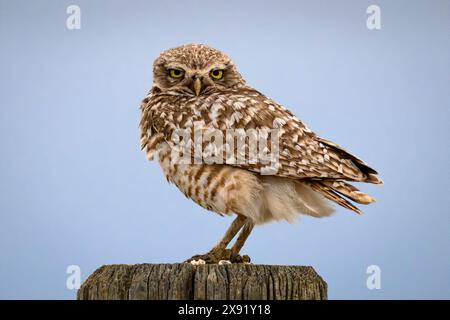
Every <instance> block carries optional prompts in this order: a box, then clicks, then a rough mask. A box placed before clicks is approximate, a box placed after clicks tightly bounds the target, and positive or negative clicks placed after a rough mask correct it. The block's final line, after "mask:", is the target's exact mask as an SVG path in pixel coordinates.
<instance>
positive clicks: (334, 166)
mask: <svg viewBox="0 0 450 320" xmlns="http://www.w3.org/2000/svg"><path fill="white" fill-rule="evenodd" d="M175 69H176V70H177V72H176V74H182V75H183V76H182V77H180V78H179V79H178V78H177V79H175V78H174V77H171V76H170V72H169V71H170V70H175ZM217 70H219V71H220V72H219V71H217ZM213 71H214V72H213ZM153 72H154V82H153V87H152V89H151V91H150V93H149V94H148V95H147V96H146V97H145V99H144V100H143V102H142V104H141V111H142V118H141V123H140V128H141V147H142V148H143V150H145V152H146V154H147V156H148V158H149V159H153V157H154V156H155V155H158V157H159V161H160V164H161V167H162V169H163V171H164V174H165V175H166V178H167V179H168V180H169V181H170V182H173V183H174V184H175V185H176V186H177V187H178V188H179V189H180V190H181V191H182V192H183V193H184V194H185V195H186V196H187V197H189V198H191V199H192V200H194V201H195V202H196V203H198V204H199V205H201V206H202V207H204V208H206V209H208V210H211V211H214V212H216V213H219V214H221V215H223V214H233V213H234V214H237V215H238V217H244V218H245V219H243V218H239V219H237V220H236V221H237V222H236V223H234V227H235V228H234V229H237V231H238V230H239V229H241V228H242V232H241V236H240V237H239V238H238V241H237V243H236V244H235V245H234V246H233V248H232V249H231V258H233V259H238V258H239V256H238V253H239V250H240V248H241V247H242V245H243V242H245V239H246V237H247V236H248V234H247V233H249V232H250V231H251V229H252V227H253V225H255V224H261V223H265V222H269V221H272V220H280V219H285V220H288V221H293V220H294V219H295V218H296V217H297V216H298V215H299V214H307V215H312V216H315V217H323V216H328V215H330V214H331V213H332V211H333V209H332V208H331V206H330V205H329V202H328V200H331V201H332V202H335V203H337V204H339V205H341V206H343V207H345V208H347V209H350V210H353V211H355V212H358V213H359V212H360V211H359V209H358V208H357V207H356V206H354V205H353V204H352V203H351V202H350V201H349V200H351V201H354V202H357V203H361V204H369V203H371V202H373V201H374V199H373V198H372V197H371V196H369V195H367V194H365V193H363V192H361V191H359V190H358V189H357V188H356V187H354V186H353V185H351V184H349V183H348V182H353V181H355V182H368V183H375V184H380V183H382V181H381V180H380V179H379V178H378V177H377V172H376V171H375V170H374V169H372V168H371V167H369V166H368V165H367V164H366V163H365V162H364V161H362V160H361V159H359V158H357V157H356V156H354V155H352V154H350V153H349V152H347V151H346V150H344V149H343V148H342V147H340V146H339V145H337V144H335V143H333V142H331V141H329V140H327V139H324V138H321V137H319V136H317V135H316V134H315V133H314V132H312V131H311V130H310V129H309V128H308V127H307V126H306V125H305V124H304V123H303V122H302V121H301V120H299V119H298V118H297V117H296V116H295V115H294V114H293V113H292V112H290V111H289V110H288V109H286V108H285V107H283V106H282V105H280V104H279V103H277V102H275V101H274V100H272V99H270V98H268V97H267V96H265V95H264V94H262V93H260V92H258V91H257V90H255V89H253V88H251V87H250V86H248V85H247V84H246V82H245V80H244V79H243V78H242V76H241V75H240V74H239V72H238V71H237V69H236V67H235V65H234V63H233V62H232V60H231V59H230V58H229V57H228V56H226V55H225V54H223V53H221V52H220V51H218V50H216V49H213V48H211V47H208V46H206V45H185V46H181V47H177V48H173V49H170V50H167V51H165V52H163V53H162V54H161V55H160V57H158V59H156V61H155V63H154V69H153ZM172 73H173V72H172ZM274 129H276V131H273V130H274ZM271 130H272V131H271ZM179 132H183V133H187V136H184V137H183V139H181V138H180V136H179V135H178V133H179ZM229 132H238V133H239V134H241V133H245V134H246V135H247V138H244V140H242V141H243V148H239V147H238V143H235V138H236V139H240V136H239V134H238V135H237V137H234V136H231V140H227V138H228V137H230V136H229ZM267 132H269V134H268V133H267ZM274 132H276V133H274ZM261 133H263V134H261ZM208 134H209V135H208ZM251 134H253V135H255V137H256V136H257V138H255V139H261V136H262V137H263V139H264V140H267V141H264V142H265V144H263V145H264V146H265V150H264V151H265V152H266V153H267V154H269V155H270V157H269V158H268V159H270V160H271V161H269V162H267V161H265V162H264V161H256V162H255V161H238V159H241V158H244V159H250V158H251V148H250V145H249V144H250V142H248V141H250V140H251ZM213 135H214V136H215V138H214V139H199V138H198V137H205V136H207V137H211V136H213ZM249 135H250V137H249ZM245 139H247V140H245ZM217 140H220V142H221V144H218V143H217V142H218V141H217ZM258 141H260V140H258ZM273 141H276V142H277V143H276V144H273V143H272V142H273ZM241 147H242V146H241ZM196 148H199V149H196ZM175 150H177V151H178V153H179V154H184V155H185V154H186V153H188V154H189V159H190V161H187V162H183V161H180V158H176V159H175V157H174V154H175V153H174V151H175ZM198 150H200V152H196V151H198ZM230 150H231V151H232V152H231V154H232V155H234V156H232V157H230V156H229V154H230V152H229V151H230ZM227 151H228V152H227ZM205 156H206V157H205ZM239 157H241V158H239ZM211 158H212V159H214V160H215V161H214V163H209V162H207V161H206V160H205V159H211ZM274 158H276V161H272V160H274ZM326 199H328V200H326ZM238 222H239V223H238ZM238 227H239V228H238ZM230 229H231V228H230ZM234 229H233V230H232V231H234ZM229 231H230V230H229ZM237 231H236V232H237ZM232 233H233V232H231V231H230V232H227V234H228V238H229V237H230V234H232ZM234 235H235V234H233V236H234ZM228 238H227V237H225V238H224V239H223V240H222V241H221V242H220V245H217V246H216V247H214V248H213V250H212V251H211V252H210V253H208V254H207V255H205V256H202V257H203V258H205V259H206V260H208V262H217V261H216V260H217V257H219V258H223V257H224V255H226V252H228V251H226V250H225V248H226V245H228V242H229V241H230V240H231V239H228ZM224 243H226V244H225V247H224Z"/></svg>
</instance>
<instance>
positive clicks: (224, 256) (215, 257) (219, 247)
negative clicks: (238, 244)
mask: <svg viewBox="0 0 450 320" xmlns="http://www.w3.org/2000/svg"><path fill="white" fill-rule="evenodd" d="M246 220H247V219H246V218H245V217H244V216H241V215H238V216H237V218H236V219H234V220H233V222H232V223H231V225H230V227H229V228H228V230H227V231H226V232H225V235H224V236H223V238H222V240H220V241H219V243H218V244H216V245H215V246H214V247H213V248H212V249H211V250H210V251H209V252H208V253H206V254H199V255H195V256H193V257H192V258H190V259H188V260H187V261H186V262H192V261H198V260H200V259H201V260H203V261H205V262H206V263H218V262H219V261H221V260H230V256H231V250H229V249H227V245H228V244H229V243H230V242H231V240H233V238H234V237H235V236H236V234H237V233H238V232H239V230H241V228H242V226H243V225H244V224H245V223H246Z"/></svg>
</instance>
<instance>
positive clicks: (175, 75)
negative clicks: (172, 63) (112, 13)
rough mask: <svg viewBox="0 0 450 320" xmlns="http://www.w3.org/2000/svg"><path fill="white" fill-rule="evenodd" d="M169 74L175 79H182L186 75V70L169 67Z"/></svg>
mask: <svg viewBox="0 0 450 320" xmlns="http://www.w3.org/2000/svg"><path fill="white" fill-rule="evenodd" d="M169 76H171V77H172V78H174V79H180V78H182V77H183V76H184V71H183V70H180V69H169Z"/></svg>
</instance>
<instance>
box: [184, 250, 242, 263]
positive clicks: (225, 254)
mask: <svg viewBox="0 0 450 320" xmlns="http://www.w3.org/2000/svg"><path fill="white" fill-rule="evenodd" d="M199 261H204V263H205V264H217V263H219V262H220V261H230V262H231V263H249V262H250V257H249V256H248V255H243V256H241V255H239V254H233V253H232V252H231V250H230V249H213V250H211V251H210V252H208V253H206V254H197V255H195V256H193V257H191V258H189V259H188V260H186V261H185V262H187V263H192V264H198V262H199ZM201 264H203V262H201Z"/></svg>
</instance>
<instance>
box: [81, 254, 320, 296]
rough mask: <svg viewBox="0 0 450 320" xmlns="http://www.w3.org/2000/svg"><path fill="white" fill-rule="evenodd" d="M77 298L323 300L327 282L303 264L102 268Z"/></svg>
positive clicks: (145, 265)
mask: <svg viewBox="0 0 450 320" xmlns="http://www.w3.org/2000/svg"><path fill="white" fill-rule="evenodd" d="M77 299H79V300H95V299H114V300H117V299H120V300H128V299H130V300H135V299H138V300H179V299H188V300H192V299H194V300H223V299H231V300H235V299H242V300H309V299H318V300H324V299H327V284H326V282H325V281H324V280H323V279H322V278H321V277H320V276H319V275H318V274H317V273H316V272H315V271H314V269H313V268H312V267H303V266H275V265H254V264H224V265H191V264H188V263H182V264H180V263H178V264H137V265H105V266H102V267H100V268H99V269H97V270H96V271H95V272H94V273H93V274H92V275H90V276H89V277H88V279H86V281H85V282H84V283H83V285H82V286H81V288H80V289H79V290H78V294H77Z"/></svg>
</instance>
